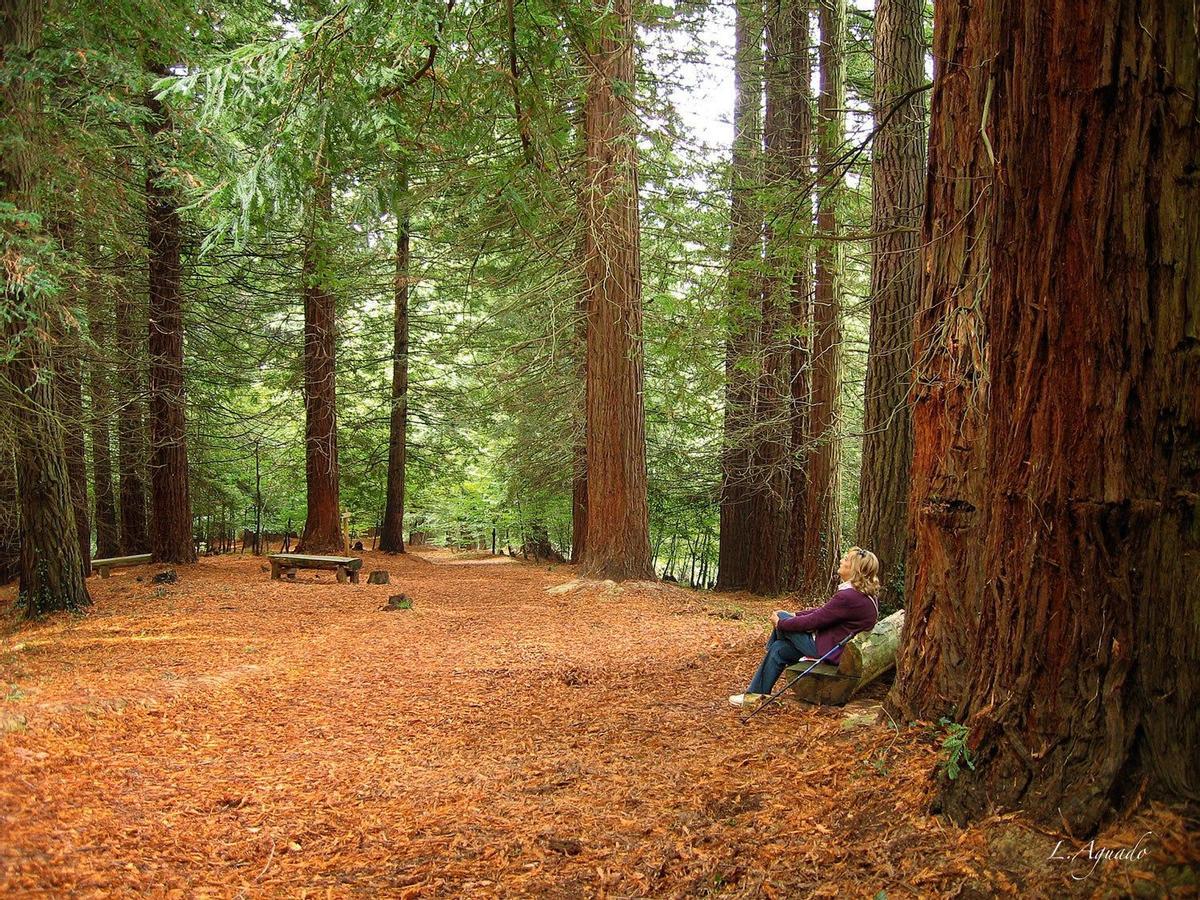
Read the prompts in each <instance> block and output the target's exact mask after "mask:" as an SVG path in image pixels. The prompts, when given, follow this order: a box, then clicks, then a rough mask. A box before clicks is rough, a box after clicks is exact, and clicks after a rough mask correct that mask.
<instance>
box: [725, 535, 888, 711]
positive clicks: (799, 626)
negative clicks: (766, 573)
mask: <svg viewBox="0 0 1200 900" xmlns="http://www.w3.org/2000/svg"><path fill="white" fill-rule="evenodd" d="M838 577H839V578H841V579H842V583H841V584H839V585H838V589H837V593H836V594H834V595H833V596H832V597H831V598H830V599H829V602H828V603H826V604H825V605H824V606H822V607H819V608H817V609H807V610H802V611H801V612H798V613H796V614H795V615H792V614H791V613H786V612H783V611H782V610H780V611H776V612H773V613H771V625H772V626H773V627H772V629H771V636H770V638H768V639H767V653H766V655H765V656H764V657H763V661H762V662H761V663H760V664H759V667H758V671H757V672H755V673H754V678H753V679H752V680H751V682H750V687H748V688H746V693H744V694H734V695H733V696H732V697H730V698H729V702H730V703H732V704H733V705H734V706H742V705H744V704H746V703H753V702H756V701H757V700H758V699H759V698H760V697H761V696H762V695H764V694H769V693H771V689H772V688H773V687H774V686H775V682H776V681H777V680H778V679H779V676H780V674H782V672H783V670H784V669H786V668H787V667H788V666H790V665H791V664H792V663H796V662H799V661H800V659H801V658H802V657H805V656H808V657H811V658H812V659H820V658H821V657H822V656H824V655H825V654H826V653H829V651H830V650H833V648H834V647H836V646H837V644H838V642H839V641H841V640H842V639H843V638H846V637H848V636H850V635H854V634H857V633H858V632H860V631H869V630H870V629H872V628H874V627H875V623H876V622H877V621H879V600H878V599H877V597H878V596H879V559H878V558H877V557H876V556H875V554H874V553H872V552H871V551H870V550H863V549H861V548H859V547H851V548H850V550H849V552H847V553H846V555H845V556H843V557H842V562H841V565H840V566H838ZM841 654H842V651H841V648H840V647H839V648H838V649H836V650H834V652H833V653H830V654H829V657H828V658H827V659H826V660H825V662H827V663H836V662H837V661H838V657H839V656H841Z"/></svg>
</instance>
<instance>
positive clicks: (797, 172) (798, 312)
mask: <svg viewBox="0 0 1200 900" xmlns="http://www.w3.org/2000/svg"><path fill="white" fill-rule="evenodd" d="M792 3H793V8H792V29H791V48H790V53H789V58H790V59H791V66H790V67H789V73H788V86H789V87H788V108H789V109H788V138H787V144H788V180H789V182H790V190H789V192H788V193H789V195H790V196H791V198H792V206H793V212H792V216H791V220H790V221H791V229H792V232H793V240H792V241H791V242H790V243H791V247H790V253H791V256H792V259H793V260H794V263H793V271H792V283H791V300H790V309H789V318H790V320H791V362H790V369H791V379H792V381H791V444H792V453H791V458H792V459H791V465H792V468H791V475H790V478H791V508H790V511H789V516H790V523H789V530H790V532H791V538H790V542H791V547H790V551H789V553H790V556H791V571H790V572H789V574H788V586H789V587H793V588H794V587H795V586H797V585H799V584H801V583H802V581H803V567H804V560H805V558H806V549H807V548H806V545H805V543H804V539H805V529H804V515H805V510H806V508H807V502H806V500H805V498H806V497H807V496H808V448H809V443H810V440H809V435H810V426H809V416H808V413H809V403H810V401H811V396H810V387H811V385H810V381H809V374H810V363H811V358H810V355H809V342H810V338H811V336H812V288H813V273H812V242H811V237H812V226H813V221H812V203H811V201H810V197H811V190H812V185H811V180H812V53H811V52H810V50H809V40H810V37H811V35H810V31H811V28H810V24H809V4H808V3H807V2H805V0H792Z"/></svg>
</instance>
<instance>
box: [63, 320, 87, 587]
mask: <svg viewBox="0 0 1200 900" xmlns="http://www.w3.org/2000/svg"><path fill="white" fill-rule="evenodd" d="M54 370H55V374H54V384H55V391H54V402H55V409H56V411H57V413H58V415H59V418H60V419H61V420H62V424H63V425H64V426H65V427H64V428H63V452H64V453H65V454H66V457H67V483H68V485H69V486H70V489H71V510H72V515H73V517H74V519H75V540H76V543H78V544H79V560H80V566H81V571H82V572H83V576H84V577H85V578H86V577H87V576H88V575H90V574H92V529H91V516H90V515H89V513H88V477H87V447H86V445H85V444H84V440H83V435H84V427H83V378H82V373H83V363H82V352H81V348H80V346H79V335H78V334H69V333H67V331H66V329H65V328H64V329H61V330H60V331H59V334H58V338H57V346H56V347H55V349H54Z"/></svg>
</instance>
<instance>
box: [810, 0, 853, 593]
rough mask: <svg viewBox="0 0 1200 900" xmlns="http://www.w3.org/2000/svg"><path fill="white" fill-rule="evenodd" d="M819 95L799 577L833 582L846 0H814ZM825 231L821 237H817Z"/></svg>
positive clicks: (814, 583)
mask: <svg viewBox="0 0 1200 900" xmlns="http://www.w3.org/2000/svg"><path fill="white" fill-rule="evenodd" d="M818 7H819V18H820V27H821V48H820V70H821V95H820V98H819V101H818V122H817V168H818V170H819V172H820V180H819V182H818V192H819V194H818V198H817V256H816V288H815V292H814V296H813V339H812V401H811V404H810V407H809V432H810V450H809V455H808V459H809V480H808V486H807V491H806V493H805V497H804V501H805V510H806V511H805V529H804V545H803V546H804V567H803V568H804V579H803V581H804V585H805V586H806V588H807V589H808V590H810V591H820V590H824V589H826V588H828V587H830V586H831V584H832V581H833V575H832V572H833V570H834V569H835V568H836V566H837V560H838V556H839V553H840V549H841V548H840V546H839V545H840V543H841V515H840V508H839V503H838V494H839V490H838V466H839V463H840V459H841V452H840V440H839V434H838V400H839V395H840V393H841V343H842V328H841V312H842V310H841V305H842V298H841V294H842V245H841V243H840V242H839V241H838V240H837V237H838V215H839V208H838V207H839V205H840V203H841V195H842V184H843V179H844V177H845V173H844V172H843V171H842V166H841V165H840V164H839V161H838V157H839V155H840V154H841V151H842V142H843V139H844V130H845V129H844V116H845V109H844V106H845V90H844V69H845V49H846V6H845V0H820V2H819V3H818ZM822 238H824V240H823V239H822Z"/></svg>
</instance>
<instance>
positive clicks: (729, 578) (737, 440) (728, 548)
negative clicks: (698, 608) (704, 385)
mask: <svg viewBox="0 0 1200 900" xmlns="http://www.w3.org/2000/svg"><path fill="white" fill-rule="evenodd" d="M762 29H763V7H762V2H761V0H738V2H737V3H736V5H735V22H734V55H733V83H734V101H733V154H732V160H731V163H732V166H731V168H732V179H731V185H730V188H731V197H730V225H731V227H730V253H729V287H728V296H727V301H726V332H725V410H724V445H723V447H722V456H721V498H720V517H721V526H720V528H721V530H720V543H719V544H718V548H717V550H718V564H717V589H718V590H722V591H736V590H740V589H741V588H744V587H745V586H746V583H747V578H748V575H749V569H750V555H751V549H752V547H751V536H750V532H749V515H750V503H751V495H752V479H751V475H750V435H749V433H748V428H749V425H750V417H751V411H752V405H751V404H752V398H753V393H754V384H753V370H752V367H753V365H754V362H755V360H754V351H755V345H756V341H755V335H756V331H757V319H758V316H759V310H758V297H759V295H760V290H759V284H760V278H761V271H762V246H763V245H762V240H763V221H762V209H761V207H760V205H759V200H758V192H759V190H760V188H761V184H760V182H761V179H762V171H761V166H762V140H763V138H762V105H763V51H762V37H763V34H762Z"/></svg>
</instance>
